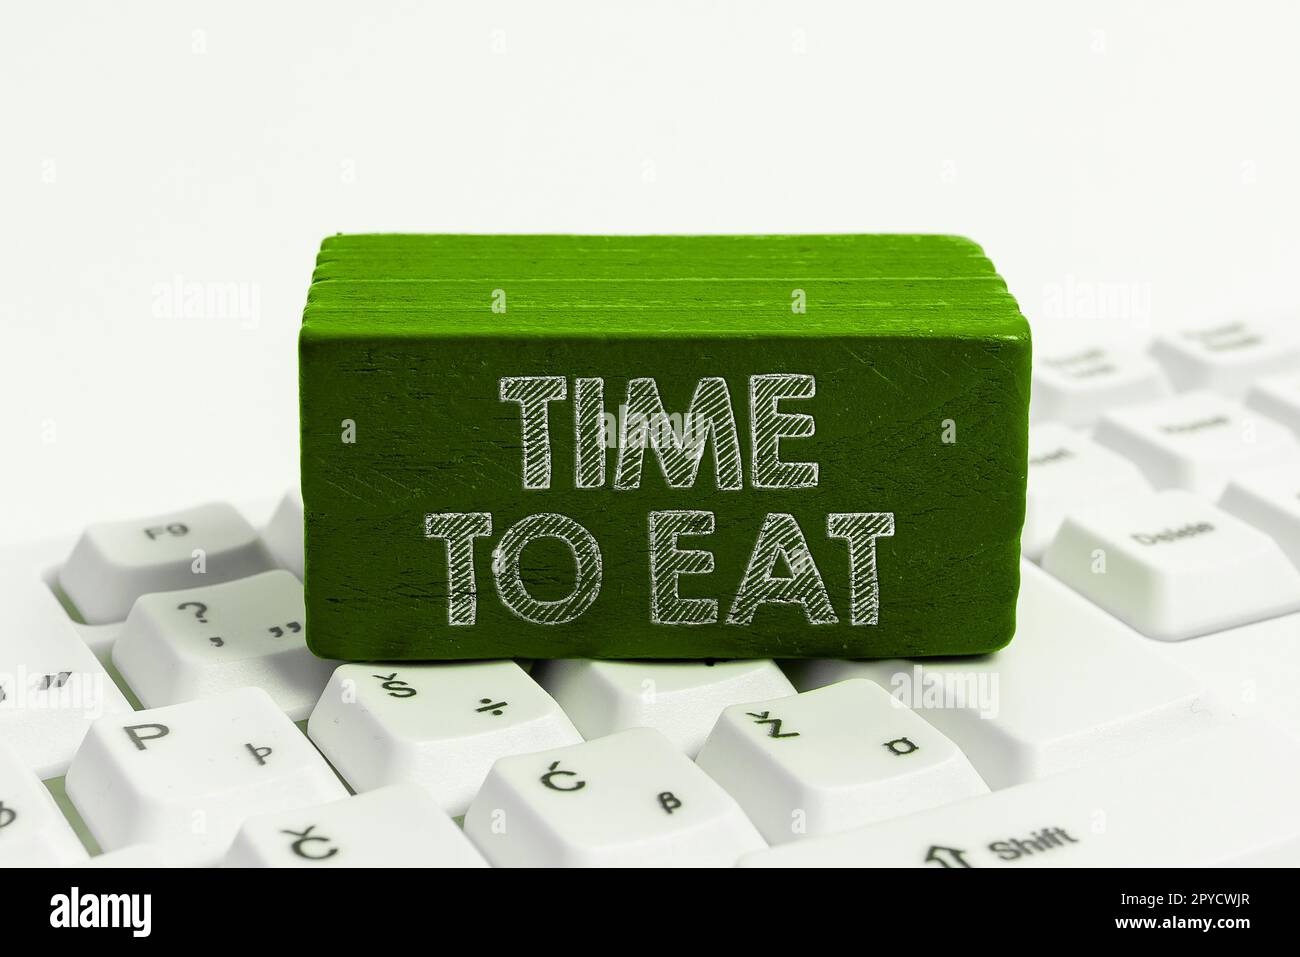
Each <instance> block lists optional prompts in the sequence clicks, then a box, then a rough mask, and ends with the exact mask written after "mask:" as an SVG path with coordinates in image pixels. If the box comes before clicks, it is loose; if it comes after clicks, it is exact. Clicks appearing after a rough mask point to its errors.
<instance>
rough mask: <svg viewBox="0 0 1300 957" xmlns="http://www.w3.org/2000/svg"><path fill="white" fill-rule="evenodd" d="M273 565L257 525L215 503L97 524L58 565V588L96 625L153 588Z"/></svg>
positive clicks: (121, 614)
mask: <svg viewBox="0 0 1300 957" xmlns="http://www.w3.org/2000/svg"><path fill="white" fill-rule="evenodd" d="M200 567H201V568H203V569H204V570H203V571H202V573H201V574H200V573H199V572H198V571H197V570H196V569H198V568H200ZM272 567H274V566H273V565H272V562H271V557H270V555H268V554H267V552H266V549H265V548H264V547H263V545H262V541H261V539H259V538H258V537H257V532H256V531H255V530H254V529H253V526H251V525H249V524H248V522H247V521H246V520H245V519H244V517H243V516H242V515H240V514H239V513H238V512H237V511H235V510H234V509H233V508H232V507H231V506H229V505H227V504H225V503H224V502H216V503H213V504H211V505H200V506H198V507H196V508H191V509H186V510H185V511H183V512H171V513H169V514H166V515H155V516H153V517H151V518H138V519H130V520H128V521H124V522H102V523H100V524H98V525H91V526H90V527H89V528H87V529H86V530H85V531H84V532H83V533H82V535H81V538H80V539H79V540H78V541H77V544H76V547H74V548H73V550H72V554H71V555H69V556H68V560H67V561H66V562H65V563H64V565H63V567H62V568H61V569H59V586H60V587H61V588H62V589H63V592H64V594H66V595H67V596H68V598H69V600H70V601H71V602H72V604H73V605H75V606H76V608H77V611H78V612H80V613H81V617H82V618H84V619H85V620H86V621H87V622H89V623H90V624H92V625H95V624H102V623H104V622H110V621H121V620H122V619H124V618H125V617H126V615H127V612H129V611H130V610H131V605H132V604H133V603H134V602H135V600H136V599H137V598H139V597H140V596H141V595H144V594H148V593H149V592H155V591H174V590H175V589H178V588H192V587H194V586H195V585H212V584H216V583H217V582H224V581H230V580H231V579H232V578H243V577H244V576H245V575H253V574H256V573H257V572H263V571H267V570H268V569H270V568H272Z"/></svg>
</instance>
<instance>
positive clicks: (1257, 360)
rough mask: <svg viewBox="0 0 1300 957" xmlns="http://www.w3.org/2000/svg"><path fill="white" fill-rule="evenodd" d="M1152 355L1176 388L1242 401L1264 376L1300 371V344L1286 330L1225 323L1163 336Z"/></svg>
mask: <svg viewBox="0 0 1300 957" xmlns="http://www.w3.org/2000/svg"><path fill="white" fill-rule="evenodd" d="M1151 354H1152V355H1153V356H1155V358H1156V359H1157V360H1158V361H1159V362H1160V364H1161V365H1162V366H1164V368H1165V372H1166V374H1167V375H1168V376H1169V378H1170V380H1172V381H1173V384H1174V388H1176V389H1179V390H1185V389H1213V390H1214V391H1215V392H1220V393H1222V394H1224V395H1230V396H1234V397H1237V398H1240V397H1241V396H1243V395H1245V394H1246V390H1247V389H1248V388H1250V386H1251V384H1252V383H1253V382H1254V381H1255V380H1256V379H1258V378H1260V377H1261V376H1266V375H1271V374H1273V373H1275V372H1294V371H1295V369H1296V368H1297V367H1300V343H1298V342H1297V340H1296V338H1295V336H1294V335H1293V334H1292V333H1290V332H1289V331H1288V330H1287V329H1285V328H1284V327H1282V326H1267V325H1262V324H1259V323H1253V322H1224V323H1220V324H1218V325H1214V326H1207V327H1204V328H1200V329H1189V330H1185V331H1183V332H1176V333H1172V334H1170V335H1167V336H1162V337H1160V338H1159V339H1157V340H1156V341H1155V342H1154V343H1152V345H1151Z"/></svg>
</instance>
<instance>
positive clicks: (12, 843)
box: [0, 741, 86, 867]
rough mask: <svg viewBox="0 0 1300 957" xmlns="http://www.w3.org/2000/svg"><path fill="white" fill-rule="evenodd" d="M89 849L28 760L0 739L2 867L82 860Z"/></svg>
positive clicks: (40, 865) (0, 841) (0, 840)
mask: <svg viewBox="0 0 1300 957" xmlns="http://www.w3.org/2000/svg"><path fill="white" fill-rule="evenodd" d="M85 860H86V849H85V848H84V847H82V846H81V842H80V841H79V840H77V835H76V834H75V833H73V830H72V828H71V826H69V824H68V822H67V821H66V820H64V817H63V815H62V814H61V813H59V808H58V805H57V804H55V802H54V797H53V796H52V795H51V794H50V792H49V791H47V790H46V789H45V786H44V785H43V784H41V782H40V779H39V778H37V777H36V775H35V774H33V773H32V772H31V771H29V770H28V769H27V764H26V762H25V761H24V760H23V759H22V758H21V757H20V756H19V755H18V754H17V752H15V751H13V750H12V749H10V748H9V747H7V746H6V744H5V742H3V741H0V867H58V866H68V865H72V864H81V863H84V862H85Z"/></svg>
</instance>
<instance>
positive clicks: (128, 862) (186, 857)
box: [89, 844, 211, 870]
mask: <svg viewBox="0 0 1300 957" xmlns="http://www.w3.org/2000/svg"><path fill="white" fill-rule="evenodd" d="M210 863H211V859H210V858H209V857H208V856H206V855H204V854H202V853H199V852H196V851H195V850H194V848H192V847H186V846H182V845H179V844H130V845H128V846H126V847H119V848H118V849H117V850H116V851H108V852H107V853H105V854H100V855H99V856H97V857H92V858H91V859H90V864H89V866H90V867H108V868H119V867H121V868H127V867H129V868H132V869H139V870H158V869H159V868H171V867H204V866H206V865H208V864H210Z"/></svg>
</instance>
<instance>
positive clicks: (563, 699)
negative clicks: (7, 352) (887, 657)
mask: <svg viewBox="0 0 1300 957" xmlns="http://www.w3.org/2000/svg"><path fill="white" fill-rule="evenodd" d="M1035 365H1036V370H1037V371H1036V372H1035V376H1034V405H1033V408H1032V410H1031V423H1032V424H1031V428H1030V456H1029V458H1030V465H1029V480H1028V484H1029V490H1028V504H1027V509H1028V514H1027V516H1026V524H1025V533H1024V538H1023V542H1022V546H1023V552H1024V558H1023V560H1022V584H1021V594H1020V599H1019V607H1018V633H1017V635H1016V638H1015V640H1014V641H1013V642H1012V643H1011V645H1009V646H1008V647H1007V648H1006V649H1004V650H1003V651H1001V652H999V653H997V654H995V655H990V656H985V657H980V658H966V659H934V660H917V661H898V660H892V661H858V662H851V661H831V660H816V661H794V662H785V661H775V662H774V661H725V662H724V661H719V662H639V661H628V662H597V661H550V662H542V661H538V662H526V661H520V662H512V661H495V662H476V663H456V664H418V663H402V662H399V663H374V664H367V663H342V662H330V661H322V660H319V659H317V658H315V657H313V656H312V655H311V653H310V652H309V651H308V650H307V647H306V644H305V634H306V633H305V628H306V622H305V618H304V614H303V603H302V585H301V576H302V573H303V554H302V503H301V500H300V499H299V498H298V496H297V494H296V493H295V492H290V493H288V494H286V495H283V496H282V497H281V498H280V499H279V500H278V502H267V503H264V504H262V505H260V506H259V505H256V504H254V505H247V504H241V505H240V507H235V506H234V505H232V504H228V503H206V504H205V503H196V504H195V505H194V506H193V507H191V508H187V509H182V510H180V511H175V512H170V513H167V514H161V515H153V516H146V517H142V518H139V519H131V520H125V521H122V520H115V521H112V522H105V523H103V524H99V525H96V526H93V527H91V528H88V529H86V530H85V532H84V533H83V534H82V535H81V536H80V537H79V538H78V539H76V540H63V541H53V542H45V543H39V544H35V545H32V546H30V547H24V548H19V549H12V550H9V551H8V552H6V553H4V554H0V865H12V866H32V865H62V864H76V863H85V862H86V861H87V860H88V859H93V862H94V863H95V864H96V865H108V866H139V867H162V866H220V865H224V866H233V867H240V866H252V865H258V866H297V867H348V866H402V867H418V866H456V867H459V866H465V867H482V866H486V865H491V866H567V865H598V866H622V865H626V866H643V865H669V866H687V865H692V866H733V865H737V864H741V865H743V866H808V865H828V866H843V865H888V866H916V867H942V868H954V867H955V868H965V867H1021V866H1026V867H1028V866H1032V867H1042V866H1077V865H1086V866H1093V865H1096V866H1107V865H1125V866H1129V865H1132V866H1162V865H1189V866H1193V865H1213V864H1228V863H1251V864H1270V863H1278V862H1290V861H1291V860H1293V859H1294V855H1295V854H1296V852H1297V851H1300V814H1297V813H1296V811H1295V809H1296V808H1297V807H1300V345H1298V344H1297V343H1296V341H1295V340H1294V339H1292V338H1288V333H1287V330H1285V329H1276V328H1257V327H1254V326H1252V325H1251V324H1249V323H1243V322H1235V323H1226V324H1223V325H1222V326H1219V327H1215V328H1209V329H1200V330H1189V331H1188V332H1187V333H1185V334H1182V333H1180V334H1178V335H1173V336H1168V337H1165V338H1164V339H1162V340H1160V341H1159V342H1157V343H1156V344H1155V345H1154V346H1153V347H1152V348H1151V349H1150V350H1149V352H1147V353H1142V354H1139V353H1117V352H1115V351H1114V350H1112V349H1108V348H1105V347H1102V346H1086V347H1083V348H1077V349H1072V350H1068V351H1061V352H1059V353H1053V352H1051V351H1050V350H1046V351H1043V352H1040V354H1039V355H1037V356H1036V357H1035Z"/></svg>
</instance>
